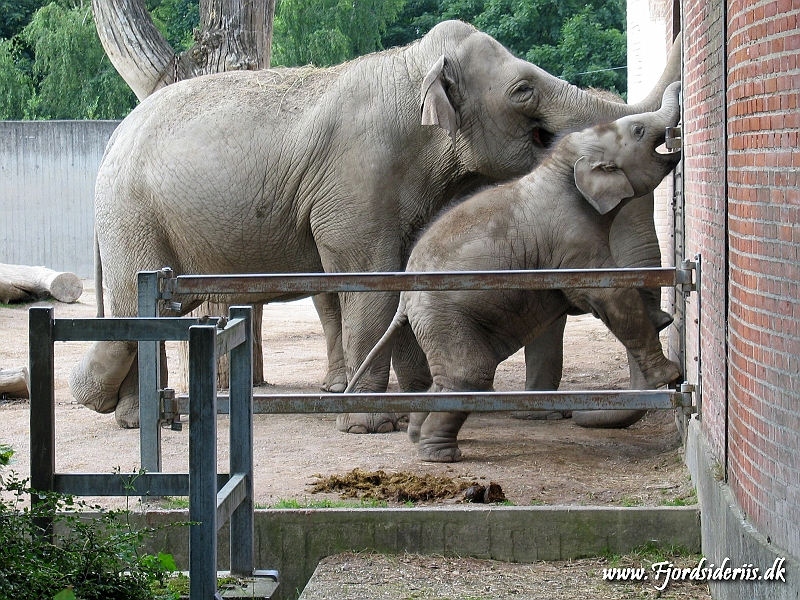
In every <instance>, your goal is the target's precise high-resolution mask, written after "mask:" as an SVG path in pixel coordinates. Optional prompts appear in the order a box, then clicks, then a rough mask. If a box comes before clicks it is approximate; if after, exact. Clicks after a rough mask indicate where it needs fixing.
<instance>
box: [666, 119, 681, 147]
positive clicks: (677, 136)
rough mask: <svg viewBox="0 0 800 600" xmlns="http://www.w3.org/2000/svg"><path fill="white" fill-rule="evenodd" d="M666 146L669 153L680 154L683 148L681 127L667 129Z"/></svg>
mask: <svg viewBox="0 0 800 600" xmlns="http://www.w3.org/2000/svg"><path fill="white" fill-rule="evenodd" d="M664 145H665V147H666V148H667V150H668V151H669V152H680V151H681V147H682V146H683V130H682V128H681V126H680V125H678V126H677V127H667V128H666V132H665V140H664Z"/></svg>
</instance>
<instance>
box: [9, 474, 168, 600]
mask: <svg viewBox="0 0 800 600" xmlns="http://www.w3.org/2000/svg"><path fill="white" fill-rule="evenodd" d="M0 491H2V492H4V494H3V495H2V496H0V596H2V597H3V598H14V599H15V600H28V599H30V600H39V599H42V598H54V600H74V599H75V598H80V599H81V600H106V599H108V598H115V599H117V600H154V599H166V598H170V599H173V600H174V599H176V598H177V595H176V594H173V593H171V592H167V591H166V587H165V583H166V579H167V577H168V575H169V574H170V572H172V571H174V570H175V562H174V560H173V559H172V557H171V556H170V555H166V554H159V555H158V556H150V555H143V554H142V553H141V551H140V547H141V544H142V542H143V540H144V537H145V535H146V533H147V532H145V531H133V530H132V529H131V528H130V527H129V526H127V525H125V524H124V523H122V522H121V521H120V518H119V517H120V513H119V512H118V511H102V509H100V508H99V507H96V506H87V505H86V504H84V503H82V502H76V501H75V500H74V499H73V498H72V497H70V496H63V495H59V494H40V495H39V496H38V498H39V500H40V501H39V502H36V503H34V504H32V505H31V506H27V502H26V500H27V498H28V497H29V494H30V493H31V490H30V489H29V488H28V487H27V486H26V482H25V481H23V480H20V479H18V478H17V477H16V475H14V474H13V473H12V474H11V475H9V476H7V477H5V480H4V481H3V480H0ZM87 509H91V510H96V511H100V515H99V516H97V517H95V518H92V519H86V518H81V517H80V515H79V514H78V513H79V511H83V510H87ZM67 511H69V512H67ZM42 519H53V522H54V525H55V526H56V529H58V530H61V529H64V530H65V531H66V533H64V534H60V535H58V536H55V538H54V539H53V541H51V540H50V539H49V538H46V537H44V536H43V535H42V533H43V532H42V530H41V529H40V527H41V523H42ZM58 525H66V527H63V528H59V527H57V526H58Z"/></svg>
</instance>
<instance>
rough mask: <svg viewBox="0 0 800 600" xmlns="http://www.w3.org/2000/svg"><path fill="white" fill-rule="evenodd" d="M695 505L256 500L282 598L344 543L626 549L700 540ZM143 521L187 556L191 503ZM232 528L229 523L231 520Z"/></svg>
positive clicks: (264, 558) (465, 549)
mask: <svg viewBox="0 0 800 600" xmlns="http://www.w3.org/2000/svg"><path fill="white" fill-rule="evenodd" d="M699 517H700V515H699V513H698V511H697V508H696V507H670V506H665V507H658V508H651V507H632V508H620V507H599V506H596V507H588V506H533V507H531V506H519V507H517V506H503V507H498V506H492V507H478V506H475V507H472V506H460V507H453V508H393V509H381V510H378V509H371V508H364V509H360V508H352V509H351V508H341V509H321V510H276V509H270V510H257V511H256V515H255V564H256V568H257V569H276V570H278V572H279V573H280V578H281V584H280V586H279V587H278V590H277V592H276V594H275V596H274V597H273V598H274V600H293V599H294V598H296V597H297V593H298V592H299V591H300V590H302V589H303V588H304V587H305V585H306V583H307V582H308V580H309V579H310V578H311V575H312V574H313V573H314V569H315V568H316V567H317V564H318V563H319V561H320V560H321V559H322V558H324V557H326V556H331V555H333V554H339V553H341V552H348V551H355V552H361V551H364V550H373V551H376V552H381V553H388V554H402V553H405V552H410V553H415V554H437V555H443V556H471V557H475V558H485V559H493V560H503V561H512V562H535V561H540V560H569V559H572V558H582V557H587V556H601V555H603V554H604V553H608V552H610V553H612V554H624V553H627V552H630V551H631V550H634V549H636V548H639V547H641V546H644V545H647V544H652V545H654V546H656V547H659V548H664V549H673V548H683V549H686V550H688V551H689V552H698V551H699V549H700V523H699ZM134 519H135V522H134V525H135V526H136V527H141V526H147V527H153V528H159V531H158V532H157V533H156V534H155V536H154V537H153V538H151V540H150V541H149V542H148V548H147V551H148V552H150V553H156V552H159V551H166V552H169V553H171V554H173V556H174V557H175V560H176V563H177V565H178V568H179V569H186V568H187V565H188V552H187V551H188V535H189V528H188V527H180V526H179V527H170V524H172V523H175V522H181V521H186V519H187V514H186V511H161V512H148V513H146V515H134ZM226 529H227V526H226ZM228 538H229V535H228V533H227V531H226V530H221V531H220V540H219V541H220V544H219V559H218V569H221V570H224V569H227V568H228V565H227V558H226V556H229V553H230V550H229V546H228Z"/></svg>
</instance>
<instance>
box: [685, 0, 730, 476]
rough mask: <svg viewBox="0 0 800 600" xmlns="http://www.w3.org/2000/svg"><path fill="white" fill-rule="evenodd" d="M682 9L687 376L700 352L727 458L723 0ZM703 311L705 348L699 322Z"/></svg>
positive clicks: (712, 430) (713, 431)
mask: <svg viewBox="0 0 800 600" xmlns="http://www.w3.org/2000/svg"><path fill="white" fill-rule="evenodd" d="M683 10H684V18H683V21H684V32H683V57H684V88H683V106H684V114H683V136H684V194H685V202H686V208H685V211H686V218H685V219H686V224H685V228H686V252H685V255H686V257H687V258H689V257H692V256H693V255H694V254H696V253H700V254H701V255H702V274H703V280H702V289H701V294H700V298H697V295H695V296H693V297H691V298H690V300H689V304H688V306H687V318H686V322H687V327H686V333H687V336H686V337H687V339H686V366H687V379H688V380H689V381H692V382H694V381H697V380H698V379H697V375H696V369H697V364H698V363H697V362H696V360H697V359H700V361H701V362H702V385H703V414H702V423H703V429H704V430H705V433H706V435H707V437H708V439H709V442H710V443H711V447H712V449H713V451H714V453H715V454H716V456H717V458H718V459H719V460H720V461H721V462H723V461H724V458H725V398H726V382H725V376H726V360H727V359H726V348H725V317H726V286H727V282H726V244H725V230H726V219H725V126H724V121H725V116H724V76H723V73H724V71H723V67H724V61H723V51H724V44H723V31H724V28H723V14H724V11H723V0H686V1H685V2H684V4H683ZM698 303H701V304H702V314H699V313H698ZM698 319H699V325H700V330H699V331H700V337H701V339H702V346H701V351H700V352H698V340H697V328H696V326H695V325H694V323H695V322H696V321H697V320H698Z"/></svg>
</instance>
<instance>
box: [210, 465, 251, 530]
mask: <svg viewBox="0 0 800 600" xmlns="http://www.w3.org/2000/svg"><path fill="white" fill-rule="evenodd" d="M246 477H247V476H246V475H245V474H244V473H235V474H234V475H232V476H231V478H230V479H229V480H228V483H226V484H225V487H223V488H222V489H221V490H220V491H218V492H217V529H219V528H220V527H222V526H223V525H224V524H225V522H226V521H227V520H228V519H230V518H231V515H232V514H233V511H235V510H236V507H237V506H239V505H240V504H241V503H242V500H244V499H245V497H246V496H247V480H246Z"/></svg>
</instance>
